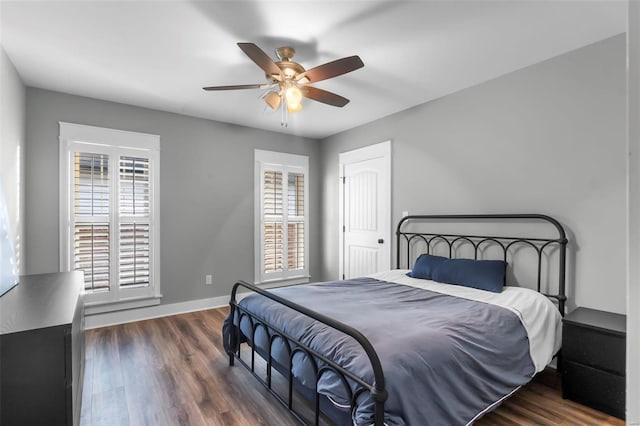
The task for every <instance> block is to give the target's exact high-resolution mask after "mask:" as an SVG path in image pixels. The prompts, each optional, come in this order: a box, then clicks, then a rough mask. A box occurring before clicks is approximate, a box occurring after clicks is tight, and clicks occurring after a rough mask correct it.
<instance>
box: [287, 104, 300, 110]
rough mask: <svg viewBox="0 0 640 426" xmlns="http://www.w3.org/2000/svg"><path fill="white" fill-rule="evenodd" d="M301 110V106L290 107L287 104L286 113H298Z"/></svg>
mask: <svg viewBox="0 0 640 426" xmlns="http://www.w3.org/2000/svg"><path fill="white" fill-rule="evenodd" d="M301 109H302V104H298V105H296V106H291V105H289V104H287V111H289V112H298V111H300V110H301Z"/></svg>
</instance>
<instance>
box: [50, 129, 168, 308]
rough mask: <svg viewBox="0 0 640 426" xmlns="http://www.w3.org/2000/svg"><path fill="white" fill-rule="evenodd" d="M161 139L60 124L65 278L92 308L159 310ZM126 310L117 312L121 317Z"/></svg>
mask: <svg viewBox="0 0 640 426" xmlns="http://www.w3.org/2000/svg"><path fill="white" fill-rule="evenodd" d="M159 147H160V138H159V137H158V136H156V135H148V134H144V133H135V132H125V131H120V130H113V129H104V128H100V127H92V126H83V125H78V124H70V123H60V162H61V164H60V170H61V176H60V198H61V199H60V210H61V211H60V239H61V241H60V247H61V256H60V257H61V270H63V271H69V270H81V271H83V272H84V281H85V291H86V301H87V304H88V305H89V306H91V305H92V304H93V305H106V304H109V306H111V308H105V309H98V310H97V311H106V310H111V309H112V308H114V306H113V305H114V304H124V305H126V307H139V306H147V305H151V304H157V303H159V298H160V276H159V262H158V259H159V239H158V235H159V233H158V227H159V221H158V213H159V211H158V210H159V209H158V206H159V197H158V194H159V191H158V189H159V185H158V183H159V163H160V161H159V159H160V158H159V155H160V154H159ZM120 308H122V306H116V307H115V309H120Z"/></svg>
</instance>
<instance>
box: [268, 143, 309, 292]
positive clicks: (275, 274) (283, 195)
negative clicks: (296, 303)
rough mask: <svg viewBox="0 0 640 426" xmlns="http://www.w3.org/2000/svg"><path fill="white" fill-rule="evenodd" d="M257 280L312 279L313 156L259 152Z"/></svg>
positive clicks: (297, 280) (300, 280) (299, 280)
mask: <svg viewBox="0 0 640 426" xmlns="http://www.w3.org/2000/svg"><path fill="white" fill-rule="evenodd" d="M255 160H256V183H255V184H256V190H255V193H256V202H255V213H256V225H255V234H256V282H258V283H263V282H268V281H276V280H294V281H296V282H304V281H307V280H308V278H309V258H308V243H307V242H308V235H309V229H308V222H309V220H308V218H309V209H308V201H307V200H308V197H307V192H308V188H309V182H308V176H309V158H308V157H306V156H302V155H293V154H284V153H279V152H270V151H262V150H256V151H255Z"/></svg>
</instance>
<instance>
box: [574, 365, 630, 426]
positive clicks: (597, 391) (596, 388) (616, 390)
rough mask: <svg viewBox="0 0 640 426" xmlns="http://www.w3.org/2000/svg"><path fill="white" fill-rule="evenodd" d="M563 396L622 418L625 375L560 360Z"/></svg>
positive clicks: (623, 413)
mask: <svg viewBox="0 0 640 426" xmlns="http://www.w3.org/2000/svg"><path fill="white" fill-rule="evenodd" d="M562 365H563V367H562V390H563V397H565V398H567V399H570V400H572V401H576V402H579V403H581V404H584V405H588V406H589V407H593V408H595V409H596V410H599V411H602V412H604V413H607V414H610V415H612V416H616V417H618V418H621V419H624V416H625V378H624V376H619V375H617V374H612V373H608V372H606V371H602V370H598V369H595V368H591V367H587V366H586V365H582V364H578V363H575V362H571V361H568V360H566V359H564V360H563V364H562Z"/></svg>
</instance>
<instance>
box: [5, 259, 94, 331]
mask: <svg viewBox="0 0 640 426" xmlns="http://www.w3.org/2000/svg"><path fill="white" fill-rule="evenodd" d="M83 282H84V280H83V275H82V272H78V271H75V272H59V273H58V272H57V273H52V274H38V275H23V276H21V277H20V283H19V284H18V285H17V286H15V287H14V288H12V289H11V290H9V291H8V292H7V293H5V294H4V295H3V296H2V297H0V334H9V333H18V332H21V331H27V330H33V329H38V328H46V327H55V326H58V325H65V324H71V322H72V320H73V314H74V312H75V308H76V304H77V303H78V296H79V294H80V292H81V291H83V289H82V287H83Z"/></svg>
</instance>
